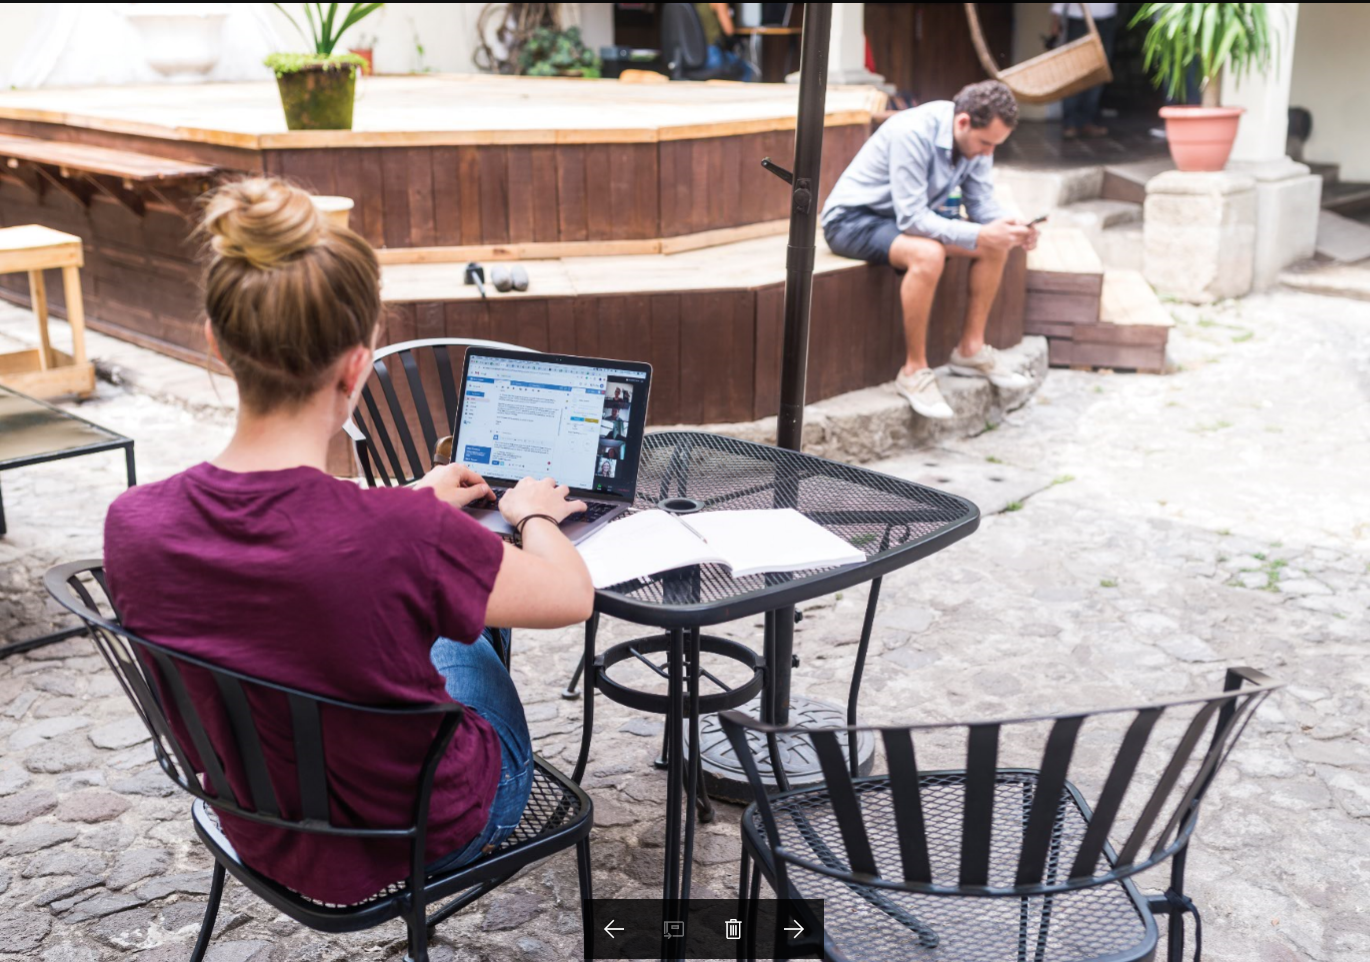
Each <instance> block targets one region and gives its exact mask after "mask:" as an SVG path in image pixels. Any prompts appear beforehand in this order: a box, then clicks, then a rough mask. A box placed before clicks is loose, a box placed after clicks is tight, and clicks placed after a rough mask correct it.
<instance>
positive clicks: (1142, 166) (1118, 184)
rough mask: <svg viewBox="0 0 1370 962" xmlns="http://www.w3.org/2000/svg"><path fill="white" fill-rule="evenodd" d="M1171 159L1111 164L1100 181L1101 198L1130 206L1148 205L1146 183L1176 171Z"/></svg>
mask: <svg viewBox="0 0 1370 962" xmlns="http://www.w3.org/2000/svg"><path fill="white" fill-rule="evenodd" d="M1174 169H1175V164H1174V163H1172V162H1171V160H1170V158H1169V157H1158V158H1156V159H1154V160H1138V161H1134V162H1132V163H1128V164H1109V165H1108V166H1107V167H1105V168H1104V174H1103V177H1102V178H1101V180H1100V181H1099V196H1100V197H1102V198H1104V199H1105V200H1121V201H1126V202H1127V203H1130V204H1144V203H1146V183H1147V181H1149V180H1150V179H1151V178H1153V177H1155V176H1156V175H1157V174H1161V173H1164V172H1165V171H1167V170H1174Z"/></svg>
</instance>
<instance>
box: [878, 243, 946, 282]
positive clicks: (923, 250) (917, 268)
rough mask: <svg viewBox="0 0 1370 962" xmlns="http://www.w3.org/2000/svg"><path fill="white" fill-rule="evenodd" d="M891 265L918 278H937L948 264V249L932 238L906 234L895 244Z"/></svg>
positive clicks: (891, 253) (891, 255)
mask: <svg viewBox="0 0 1370 962" xmlns="http://www.w3.org/2000/svg"><path fill="white" fill-rule="evenodd" d="M890 263H892V264H894V266H895V267H900V268H902V269H904V270H906V271H908V272H909V273H910V274H913V275H915V276H918V277H925V278H937V277H940V276H942V268H943V267H944V266H945V265H946V263H947V249H946V248H945V247H943V246H942V244H941V242H940V241H935V240H933V239H932V238H931V237H910V236H908V235H907V234H905V235H904V236H902V237H900V238H898V239H897V240H896V241H895V242H894V247H893V248H892V249H891V250H890Z"/></svg>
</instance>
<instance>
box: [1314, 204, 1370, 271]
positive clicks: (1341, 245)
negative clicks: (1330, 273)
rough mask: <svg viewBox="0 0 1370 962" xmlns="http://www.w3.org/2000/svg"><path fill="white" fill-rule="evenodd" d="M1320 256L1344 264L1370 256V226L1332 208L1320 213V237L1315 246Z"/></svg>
mask: <svg viewBox="0 0 1370 962" xmlns="http://www.w3.org/2000/svg"><path fill="white" fill-rule="evenodd" d="M1314 249H1315V250H1316V251H1317V253H1318V255H1319V256H1320V257H1326V258H1329V259H1331V260H1334V261H1337V262H1338V263H1342V264H1351V263H1354V262H1356V261H1363V260H1365V259H1366V258H1367V257H1370V226H1367V225H1365V224H1362V223H1361V222H1360V221H1355V220H1352V219H1351V218H1349V217H1343V216H1342V215H1341V214H1338V213H1335V212H1333V211H1330V210H1324V211H1320V212H1319V213H1318V239H1317V242H1316V245H1315V248H1314Z"/></svg>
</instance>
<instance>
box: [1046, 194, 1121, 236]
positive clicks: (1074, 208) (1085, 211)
mask: <svg viewBox="0 0 1370 962" xmlns="http://www.w3.org/2000/svg"><path fill="white" fill-rule="evenodd" d="M1141 219H1142V205H1141V204H1134V203H1132V202H1130V201H1126V200H1106V199H1104V198H1102V197H1096V198H1095V199H1093V200H1081V201H1076V202H1075V203H1073V204H1067V205H1066V206H1064V207H1059V208H1057V209H1056V210H1054V211H1052V213H1051V219H1050V220H1048V221H1047V224H1048V225H1049V226H1050V227H1053V228H1055V227H1076V228H1079V229H1080V230H1082V231H1084V232H1085V236H1089V235H1090V234H1097V233H1098V232H1100V231H1102V230H1106V229H1107V228H1109V227H1113V226H1114V225H1117V224H1131V223H1140V222H1141Z"/></svg>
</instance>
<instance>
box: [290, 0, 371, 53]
mask: <svg viewBox="0 0 1370 962" xmlns="http://www.w3.org/2000/svg"><path fill="white" fill-rule="evenodd" d="M272 6H273V7H275V8H276V9H277V10H279V11H281V13H283V14H285V18H286V19H287V20H289V21H290V25H291V26H293V27H294V28H295V29H296V30H299V32H300V36H301V37H304V38H305V39H306V40H308V41H309V42H310V43H311V44H313V46H314V54H315V55H316V56H317V57H331V56H332V55H333V49H334V48H335V47H337V45H338V41H339V40H341V39H342V35H343V34H344V33H346V32H347V31H348V29H349V28H350V27H353V26H355V25H356V24H358V23H360V22H361V21H363V20H365V19H366V18H367V17H369V16H371V14H373V13H375V12H376V11H377V10H379V9H380V8H381V7H383V6H385V4H383V3H354V4H351V5H350V7H349V8H348V11H347V13H345V14H343V19H342V23H341V24H339V23H338V7H339V6H341V4H337V3H328V4H324V3H305V4H301V6H303V7H304V15H305V19H306V20H307V21H308V22H309V33H307V34H306V33H305V32H304V30H302V29H301V28H300V24H299V22H298V21H297V20H296V19H295V18H294V17H292V16H291V15H290V11H289V10H287V9H286V8H285V5H284V4H281V3H273V4H272ZM314 62H315V63H318V62H320V61H318V60H316V61H314ZM267 66H271V65H270V64H267Z"/></svg>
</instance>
